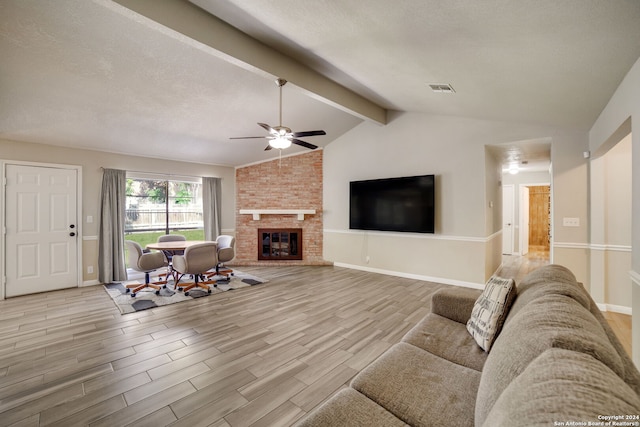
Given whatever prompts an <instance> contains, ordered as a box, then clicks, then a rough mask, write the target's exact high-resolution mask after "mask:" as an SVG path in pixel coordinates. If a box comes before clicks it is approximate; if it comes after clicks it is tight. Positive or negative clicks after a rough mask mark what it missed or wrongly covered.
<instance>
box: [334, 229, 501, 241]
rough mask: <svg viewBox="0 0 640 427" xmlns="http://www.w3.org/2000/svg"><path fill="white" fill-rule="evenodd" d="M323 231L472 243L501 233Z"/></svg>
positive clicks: (490, 238)
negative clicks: (456, 234)
mask: <svg viewBox="0 0 640 427" xmlns="http://www.w3.org/2000/svg"><path fill="white" fill-rule="evenodd" d="M323 232H324V233H333V234H358V235H364V234H366V235H369V236H381V237H404V238H410V239H424V240H449V241H459V242H474V243H488V242H490V241H492V240H493V239H495V238H496V237H498V236H500V235H502V230H498V231H496V232H495V233H493V234H492V235H490V236H487V237H471V236H450V235H444V234H430V233H396V232H385V231H363V230H336V229H324V230H323Z"/></svg>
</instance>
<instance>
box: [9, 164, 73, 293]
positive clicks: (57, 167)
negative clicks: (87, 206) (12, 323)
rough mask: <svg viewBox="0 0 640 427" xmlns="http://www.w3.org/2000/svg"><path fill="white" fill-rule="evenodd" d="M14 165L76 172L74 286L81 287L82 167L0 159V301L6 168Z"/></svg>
mask: <svg viewBox="0 0 640 427" xmlns="http://www.w3.org/2000/svg"><path fill="white" fill-rule="evenodd" d="M8 165H15V166H34V167H41V168H54V169H67V170H74V171H76V178H77V180H76V218H77V227H76V230H77V231H76V233H78V234H77V236H78V237H77V242H78V244H77V245H76V260H77V262H78V264H77V273H76V274H77V283H76V286H77V287H80V286H82V280H83V277H82V275H83V264H82V250H83V248H82V241H83V240H82V235H83V227H82V224H83V223H84V221H83V220H82V166H79V165H66V164H59V163H40V162H27V161H19V160H6V159H0V170H2V185H0V227H1V231H2V238H0V300H4V299H5V286H6V283H7V277H6V262H7V258H6V244H7V238H6V226H7V224H6V217H5V213H6V208H7V204H6V202H7V200H6V197H7V194H6V186H7V166H8Z"/></svg>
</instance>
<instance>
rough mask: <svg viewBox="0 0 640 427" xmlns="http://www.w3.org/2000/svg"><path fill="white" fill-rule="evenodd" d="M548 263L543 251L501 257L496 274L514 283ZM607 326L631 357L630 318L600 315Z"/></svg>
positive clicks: (610, 312)
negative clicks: (512, 279) (499, 266)
mask: <svg viewBox="0 0 640 427" xmlns="http://www.w3.org/2000/svg"><path fill="white" fill-rule="evenodd" d="M548 263H549V251H548V250H544V249H539V250H531V251H530V252H529V253H528V254H527V255H525V256H510V255H503V257H502V269H501V270H500V271H498V274H500V275H503V276H504V277H513V278H515V280H516V283H517V282H519V281H520V280H522V278H524V276H526V275H527V274H529V273H530V272H531V271H533V270H535V269H536V268H538V267H542V266H543V265H547V264H548ZM602 314H603V315H604V318H605V319H607V321H608V322H609V325H610V326H611V328H612V329H613V331H614V332H615V334H616V336H617V337H618V339H619V340H620V342H621V343H622V346H623V347H624V349H625V350H626V351H627V354H629V355H631V316H629V315H626V314H622V313H614V312H612V311H607V312H603V313H602Z"/></svg>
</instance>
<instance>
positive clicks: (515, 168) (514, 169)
mask: <svg viewBox="0 0 640 427" xmlns="http://www.w3.org/2000/svg"><path fill="white" fill-rule="evenodd" d="M519 171H520V168H518V164H517V163H511V164H510V165H509V173H510V174H511V175H515V174H517V173H518V172H519Z"/></svg>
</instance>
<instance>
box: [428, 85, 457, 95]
mask: <svg viewBox="0 0 640 427" xmlns="http://www.w3.org/2000/svg"><path fill="white" fill-rule="evenodd" d="M429 87H430V88H431V90H432V91H434V92H439V93H456V91H455V90H453V87H452V86H451V85H450V84H442V83H435V84H430V85H429Z"/></svg>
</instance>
